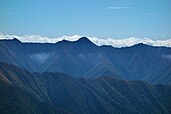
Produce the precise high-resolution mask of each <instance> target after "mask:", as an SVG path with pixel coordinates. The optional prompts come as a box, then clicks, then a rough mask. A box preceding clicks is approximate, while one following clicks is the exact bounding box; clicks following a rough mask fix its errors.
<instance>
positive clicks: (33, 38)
mask: <svg viewBox="0 0 171 114" xmlns="http://www.w3.org/2000/svg"><path fill="white" fill-rule="evenodd" d="M81 37H82V36H79V35H73V36H62V37H58V38H48V37H42V36H38V35H25V36H17V35H4V34H0V39H13V38H17V39H18V40H20V41H21V42H34V43H56V42H58V41H62V40H64V39H65V40H68V41H76V40H78V39H79V38H81ZM88 39H89V40H90V41H92V42H93V43H95V44H96V45H98V46H101V45H111V46H114V47H126V46H132V45H135V44H138V43H143V44H148V45H152V46H166V47H171V39H166V40H152V39H150V38H143V39H142V38H134V37H130V38H125V39H114V38H107V39H101V38H97V37H88Z"/></svg>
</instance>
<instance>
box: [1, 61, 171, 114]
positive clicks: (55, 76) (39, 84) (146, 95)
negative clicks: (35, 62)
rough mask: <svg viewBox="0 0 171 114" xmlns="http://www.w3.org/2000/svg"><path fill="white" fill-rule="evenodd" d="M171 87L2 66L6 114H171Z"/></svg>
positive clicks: (3, 108) (4, 111) (2, 111)
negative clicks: (33, 71) (34, 71)
mask: <svg viewBox="0 0 171 114" xmlns="http://www.w3.org/2000/svg"><path fill="white" fill-rule="evenodd" d="M170 104H171V86H170V85H151V84H149V83H146V82H143V81H125V80H121V79H117V78H112V77H109V76H106V77H103V76H100V77H98V78H94V79H92V78H76V77H72V76H68V75H66V74H64V73H59V72H57V73H50V72H43V73H31V72H29V71H27V70H25V69H22V68H20V67H17V66H15V65H10V64H6V63H0V112H1V113H3V114H14V113H17V114H23V113H27V114H30V113H35V114H47V113H48V114H51V113H52V114H53V113H54V114H59V113H61V114H63V113H71V114H104V113H105V114H113V113H116V114H170V113H171V105H170Z"/></svg>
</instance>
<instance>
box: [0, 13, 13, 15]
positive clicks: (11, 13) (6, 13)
mask: <svg viewBox="0 0 171 114" xmlns="http://www.w3.org/2000/svg"><path fill="white" fill-rule="evenodd" d="M14 14H15V13H0V15H14Z"/></svg>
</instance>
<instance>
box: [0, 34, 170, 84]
mask: <svg viewBox="0 0 171 114" xmlns="http://www.w3.org/2000/svg"><path fill="white" fill-rule="evenodd" d="M0 61H1V62H4V63H9V64H14V65H17V66H19V67H21V68H24V69H27V70H28V71H30V72H62V73H66V74H68V75H71V76H74V77H85V78H100V77H103V76H110V77H112V78H115V79H124V80H145V81H147V82H150V83H154V84H171V67H170V66H171V48H169V47H153V46H149V45H145V44H142V43H140V44H137V45H134V46H131V47H123V48H115V47H112V46H105V45H104V46H97V45H95V44H94V43H92V42H91V41H90V40H89V39H88V38H86V37H82V38H80V39H79V40H77V41H73V42H71V41H66V40H63V41H60V42H57V43H54V44H51V43H22V42H20V41H19V40H18V39H13V40H0Z"/></svg>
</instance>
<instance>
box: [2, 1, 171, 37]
mask: <svg viewBox="0 0 171 114" xmlns="http://www.w3.org/2000/svg"><path fill="white" fill-rule="evenodd" d="M0 32H1V33H3V34H16V35H26V34H36V35H42V36H48V37H58V36H62V35H75V34H78V35H85V36H96V37H100V38H108V37H112V38H127V37H139V38H144V37H149V38H151V39H168V38H171V0H0Z"/></svg>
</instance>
